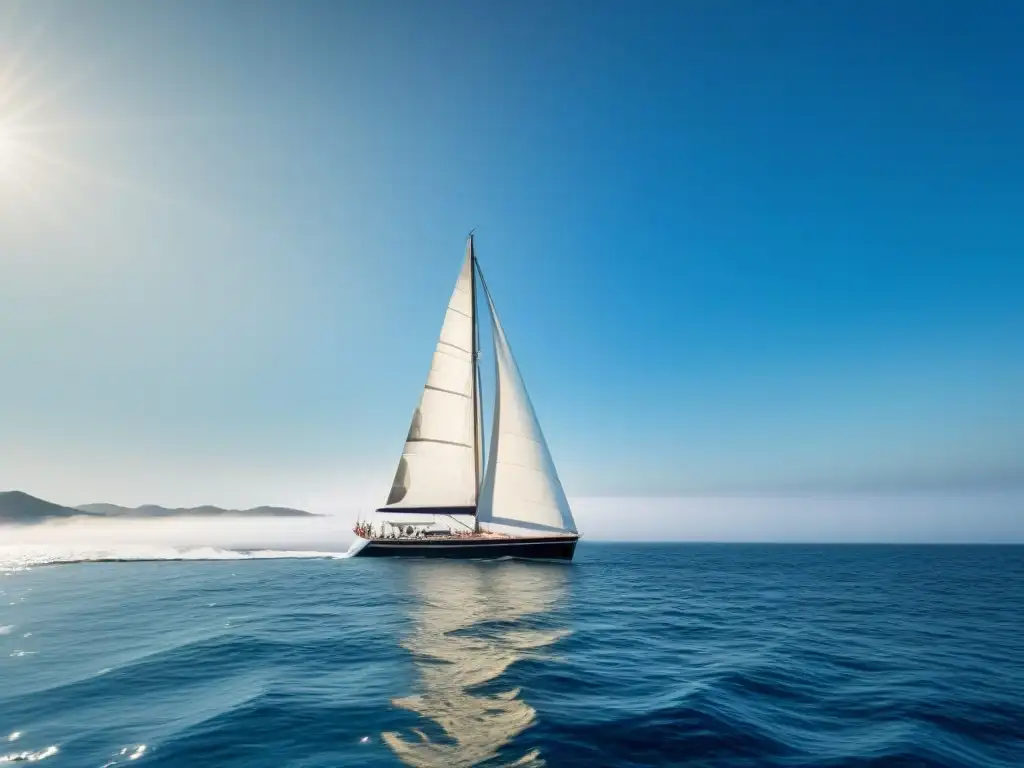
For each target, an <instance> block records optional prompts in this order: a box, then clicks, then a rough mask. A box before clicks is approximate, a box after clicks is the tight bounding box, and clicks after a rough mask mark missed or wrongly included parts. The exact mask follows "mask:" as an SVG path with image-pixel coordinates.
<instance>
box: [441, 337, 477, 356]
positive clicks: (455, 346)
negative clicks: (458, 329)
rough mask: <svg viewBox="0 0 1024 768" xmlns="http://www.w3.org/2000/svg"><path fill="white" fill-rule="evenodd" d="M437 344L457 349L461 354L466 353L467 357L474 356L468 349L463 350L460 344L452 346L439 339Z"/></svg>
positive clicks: (448, 342)
mask: <svg viewBox="0 0 1024 768" xmlns="http://www.w3.org/2000/svg"><path fill="white" fill-rule="evenodd" d="M437 343H438V344H444V345H445V346H446V347H451V348H452V349H457V350H459V352H465V353H466V354H467V355H472V354H473V353H472V352H470V351H469V350H468V349H463V348H462V347H460V346H459V345H458V344H452V343H451V342H450V341H442V340H440V339H439V340H438V342H437Z"/></svg>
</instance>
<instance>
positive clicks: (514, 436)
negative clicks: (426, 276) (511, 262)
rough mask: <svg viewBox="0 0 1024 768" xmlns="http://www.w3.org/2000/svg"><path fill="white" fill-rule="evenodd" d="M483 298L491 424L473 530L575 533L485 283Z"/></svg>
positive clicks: (522, 532) (570, 516) (552, 465)
mask: <svg viewBox="0 0 1024 768" xmlns="http://www.w3.org/2000/svg"><path fill="white" fill-rule="evenodd" d="M481 279H482V278H481ZM484 294H485V295H486V296H487V306H488V308H489V309H490V315H491V330H492V335H493V337H494V357H495V367H496V374H495V394H494V424H493V426H492V428H491V446H490V451H489V455H488V457H487V468H486V470H485V473H484V479H483V483H482V486H481V489H480V502H479V505H478V507H477V524H478V525H479V527H480V528H481V530H486V531H494V532H501V533H511V534H516V533H520V534H536V533H537V532H551V533H576V522H575V521H574V520H573V517H572V511H571V510H570V509H569V502H568V500H567V499H566V498H565V491H563V490H562V483H561V482H560V481H559V479H558V473H557V472H556V471H555V464H554V462H553V461H552V460H551V453H550V451H549V450H548V446H547V442H546V441H545V440H544V434H543V433H542V432H541V429H540V424H539V423H538V422H537V416H536V414H535V413H534V410H533V405H532V404H531V403H530V396H529V395H528V394H527V392H526V385H525V384H524V383H523V378H522V376H521V375H520V373H519V369H518V367H517V366H516V362H515V358H513V356H512V350H511V348H510V347H509V344H508V339H507V338H506V336H505V331H504V329H503V328H502V327H501V321H500V320H499V319H498V313H497V311H496V310H495V308H494V300H493V299H492V298H491V294H490V292H489V291H488V290H487V285H486V283H484Z"/></svg>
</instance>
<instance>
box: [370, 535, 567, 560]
mask: <svg viewBox="0 0 1024 768" xmlns="http://www.w3.org/2000/svg"><path fill="white" fill-rule="evenodd" d="M576 541H577V539H576V537H574V536H538V537H532V538H528V539H527V538H522V539H520V538H516V539H467V540H464V541H460V540H458V539H434V540H431V539H371V540H370V541H368V542H367V543H366V546H364V547H363V548H362V549H360V550H359V551H358V552H356V554H355V557H445V558H449V559H456V560H480V559H486V560H494V559H497V558H499V557H517V558H526V559H530V560H572V556H573V554H574V553H575V552H576Z"/></svg>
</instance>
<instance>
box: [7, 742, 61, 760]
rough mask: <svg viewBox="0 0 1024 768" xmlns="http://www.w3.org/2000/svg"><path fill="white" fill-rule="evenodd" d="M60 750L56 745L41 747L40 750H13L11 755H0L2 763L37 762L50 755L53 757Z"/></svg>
mask: <svg viewBox="0 0 1024 768" xmlns="http://www.w3.org/2000/svg"><path fill="white" fill-rule="evenodd" d="M59 751H60V750H59V749H58V748H57V747H56V746H52V747H47V748H46V749H40V750H39V751H38V752H12V753H11V754H9V755H0V763H37V762H39V761H40V760H45V759H46V758H48V757H53V756H54V755H56V754H57V753H58V752H59Z"/></svg>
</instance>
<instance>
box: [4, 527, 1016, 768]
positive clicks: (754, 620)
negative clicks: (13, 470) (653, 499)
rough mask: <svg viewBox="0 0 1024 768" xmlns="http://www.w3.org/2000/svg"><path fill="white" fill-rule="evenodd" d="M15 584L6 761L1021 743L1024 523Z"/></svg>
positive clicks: (202, 566) (571, 760)
mask: <svg viewBox="0 0 1024 768" xmlns="http://www.w3.org/2000/svg"><path fill="white" fill-rule="evenodd" d="M0 591H2V592H0V763H2V762H4V759H5V758H6V759H8V760H12V759H25V760H30V759H31V760H41V761H43V762H44V764H45V765H54V766H97V768H99V766H113V765H131V764H138V765H140V766H142V765H148V766H197V765H204V766H207V765H209V766H295V767H296V768H299V767H300V766H301V767H304V768H306V767H309V768H311V767H312V766H374V767H376V766H400V765H410V766H499V765H500V766H540V765H549V766H654V765H689V766H890V765H891V766H981V767H985V768H995V767H996V766H1000V767H1006V768H1009V767H1010V766H1013V767H1015V768H1016V767H1019V766H1022V765H1024V547H1017V548H1015V547H968V546H963V547H954V546H935V547H906V546H767V545H765V546H761V545H735V546H733V545H611V544H608V545H602V544H588V543H583V544H581V545H580V548H579V551H578V553H577V559H576V561H575V562H573V563H572V564H569V565H564V564H561V565H559V564H539V563H524V562H516V561H505V562H492V563H488V562H442V561H415V560H408V561H407V560H361V559H348V560H337V559H335V560H331V559H306V560H302V559H294V560H235V561H225V562H141V563H82V564H70V565H58V566H49V567H38V568H32V569H29V570H14V569H10V570H8V571H6V572H5V574H4V576H3V577H0ZM12 737H14V738H13V739H12Z"/></svg>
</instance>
